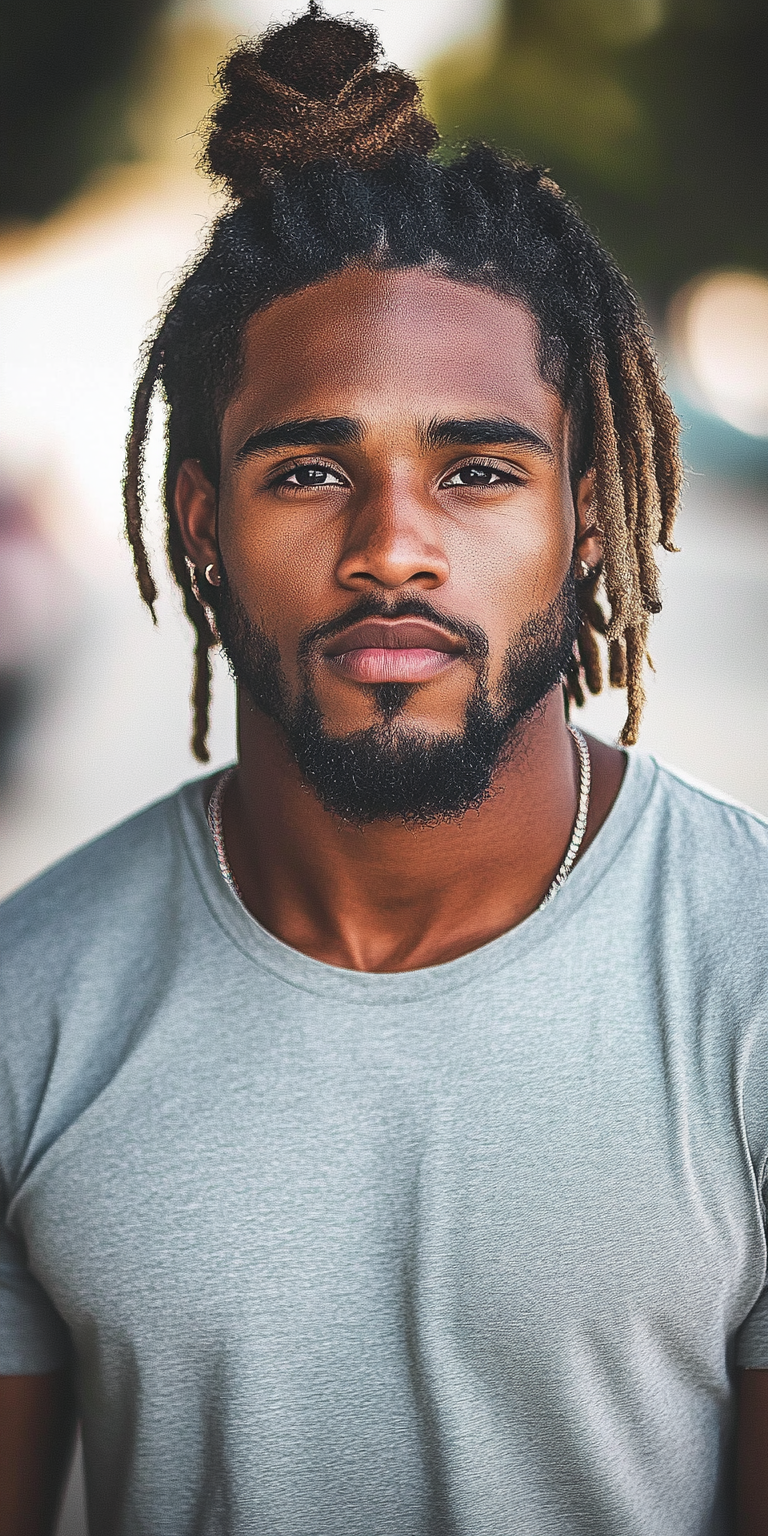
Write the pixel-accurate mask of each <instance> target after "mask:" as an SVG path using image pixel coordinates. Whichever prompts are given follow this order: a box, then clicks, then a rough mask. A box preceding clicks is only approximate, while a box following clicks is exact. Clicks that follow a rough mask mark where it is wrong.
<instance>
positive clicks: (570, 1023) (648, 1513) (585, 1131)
mask: <svg viewBox="0 0 768 1536" xmlns="http://www.w3.org/2000/svg"><path fill="white" fill-rule="evenodd" d="M767 874H768V830H767V829H766V824H765V823H764V822H763V821H762V820H761V819H760V818H759V817H756V816H753V815H751V814H750V813H749V812H747V811H744V810H743V809H740V808H738V807H735V806H733V805H731V804H730V803H728V802H726V801H723V800H721V799H720V798H718V797H717V796H716V795H714V794H711V793H709V792H708V791H705V790H702V789H700V788H697V787H695V786H692V785H690V784H689V783H687V782H686V781H684V780H683V779H681V778H680V777H679V776H677V775H675V774H673V773H672V772H670V771H669V770H668V769H665V768H661V767H660V766H659V765H657V764H656V763H655V762H654V761H653V760H652V759H651V758H648V757H646V756H643V755H641V754H630V761H629V766H628V769H627V774H626V777H625V781H624V784H623V786H622V788H621V791H620V794H619V797H618V800H617V802H616V805H615V807H614V809H613V810H612V812H611V814H610V816H609V817H608V819H607V821H606V823H605V825H604V826H603V828H602V830H601V831H600V833H599V834H598V836H597V838H596V839H595V841H594V842H593V844H592V846H591V847H590V848H589V849H588V850H587V852H586V854H585V855H584V857H583V859H582V860H581V861H580V862H579V863H578V864H577V866H576V868H575V870H574V872H573V874H572V875H571V877H570V879H569V880H568V882H567V883H566V885H565V886H564V888H563V889H562V891H561V892H560V893H559V894H558V896H557V897H556V899H555V900H554V901H553V902H552V903H551V904H550V905H549V906H548V907H546V908H545V909H544V910H543V911H539V912H535V913H534V914H533V915H532V916H531V917H529V918H528V919H526V921H525V922H523V923H521V924H520V925H519V927H517V928H514V929H513V930H512V931H511V932H509V933H507V934H504V935H503V936H502V937H501V938H498V939H495V940H494V941H493V942H492V943H490V944H487V945H485V946H484V947H483V948H481V949H478V950H476V951H475V952H474V953H472V954H469V955H466V956H464V957H462V958H461V959H458V960H453V961H451V962H450V963H449V964H446V965H441V966H436V967H432V968H430V969H426V970H421V971H413V972H406V973H401V974H396V975H371V974H364V973H357V972H352V971H344V970H339V969H335V968H333V967H331V966H327V965H324V964H322V963H320V962H319V961H315V960H312V959H309V958H308V957H307V956H305V955H302V954H299V953H297V952H295V951H294V950H292V949H290V948H289V947H288V946H287V945H285V944H282V943H281V942H280V941H279V940H278V939H276V938H274V937H273V936H272V935H270V934H269V933H267V932H265V931H264V930H263V929H262V928H261V927H259V925H258V924H257V923H255V922H254V921H253V919H252V918H251V917H250V916H249V915H248V913H247V912H246V911H245V909H244V908H243V907H241V906H240V904H239V903H238V901H237V900H236V898H235V897H234V896H233V895H232V894H231V892H230V891H229V890H228V888H227V886H226V885H225V883H224V881H223V879H222V877H221V875H220V873H219V870H218V867H217V864H216V859H215V854H214V850H213V847H212V843H211V839H210V836H209V832H208V827H207V825H206V820H205V808H204V802H203V790H202V787H201V785H200V784H199V783H195V784H191V785H188V786H187V787H186V788H184V789H182V790H181V791H180V792H179V793H178V794H176V795H173V796H171V797H170V798H169V799H168V800H165V801H163V802H161V803H160V804H159V805H155V806H153V807H152V808H151V809H150V810H148V811H145V812H144V813H143V814H141V815H140V816H137V817H135V818H134V819H133V820H131V821H129V822H127V823H126V824H125V825H123V826H121V827H118V828H117V830H116V831H114V832H110V833H109V834H108V835H107V836H106V837H103V838H100V839H99V840H98V841H97V842H95V843H93V844H92V845H91V846H90V847H88V848H85V849H83V850H82V851H81V852H79V853H76V854H75V855H74V856H73V857H71V858H69V859H67V860H65V861H64V863H62V864H60V865H58V866H57V867H56V868H55V869H53V870H51V871H50V872H49V873H47V874H45V875H43V876H42V877H41V878H40V879H39V880H37V881H35V882H34V884H32V885H31V886H30V887H28V888H27V889H26V890H24V891H22V892H21V893H20V894H19V895H17V896H15V897H14V898H13V899H12V900H11V901H10V902H8V903H7V904H6V905H5V906H4V908H3V909H2V912H1V913H0V986H1V988H2V998H1V1001H0V1006H1V1007H2V1026H1V1029H2V1033H1V1036H0V1115H1V1118H0V1179H1V1180H2V1187H3V1189H4V1198H3V1205H4V1208H5V1212H6V1216H5V1225H3V1226H2V1228H1V1229H0V1230H1V1231H2V1234H3V1247H2V1259H1V1260H0V1370H1V1371H4V1372H6V1373H15V1372H38V1371H46V1370H50V1369H52V1368H54V1367H56V1366H58V1365H59V1364H60V1363H61V1362H62V1361H65V1360H66V1359H67V1358H68V1356H69V1353H70V1350H72V1351H73V1352H74V1358H75V1361H76V1372H77V1383H78V1392H79V1398H80V1407H81V1414H82V1424H83V1440H84V1449H85V1464H86V1477H87V1484H88V1498H89V1509H90V1521H91V1530H92V1533H93V1536H115V1533H125V1536H128V1533H130V1536H191V1533H195V1536H214V1533H216V1536H230V1533H231V1536H250V1533H253V1536H256V1533H259V1536H265V1533H267V1536H320V1533H327V1536H502V1533H504V1536H506V1533H508V1532H514V1533H515V1536H554V1533H560V1536H670V1533H672V1532H674V1536H705V1533H707V1536H715V1533H717V1536H721V1533H723V1532H726V1531H728V1530H729V1529H730V1521H729V1515H728V1498H729V1494H728V1487H729V1477H730V1473H731V1449H732V1431H733V1410H732V1394H731V1386H732V1379H733V1370H734V1365H735V1361H736V1358H737V1349H738V1351H739V1358H740V1359H741V1361H742V1363H745V1364H748V1365H753V1366H763V1367H768V1297H766V1295H764V1294H763V1292H764V1286H765V1282H766V1244H765V1233H764V1218H765V1210H764V1207H763V1203H762V1200H763V1190H762V1185H763V1177H764V1172H765V1166H766V1154H767V1152H768V966H766V953H765V936H766V887H767V884H768V882H767V880H766V876H767ZM745 1319H748V1322H747V1323H746V1326H745V1327H743V1328H742V1324H743V1323H744V1320H745ZM740 1330H741V1332H740V1336H739V1338H738V1339H737V1336H738V1335H739V1331H740Z"/></svg>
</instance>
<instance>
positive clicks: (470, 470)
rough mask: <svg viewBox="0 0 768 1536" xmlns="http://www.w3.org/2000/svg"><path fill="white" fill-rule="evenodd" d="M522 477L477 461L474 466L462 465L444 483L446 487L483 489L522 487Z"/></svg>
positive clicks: (496, 466) (495, 465) (494, 465)
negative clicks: (487, 487)
mask: <svg viewBox="0 0 768 1536" xmlns="http://www.w3.org/2000/svg"><path fill="white" fill-rule="evenodd" d="M521 484H522V477H521V476H519V475H515V474H513V473H512V471H511V470H508V469H501V468H500V467H499V466H498V465H497V464H482V463H480V462H478V461H475V462H474V463H472V464H460V465H459V467H458V469H454V470H453V471H452V473H451V474H450V475H449V476H448V478H447V480H444V481H443V485H444V486H450V487H454V486H479V487H480V488H481V489H482V488H484V487H485V486H488V485H521Z"/></svg>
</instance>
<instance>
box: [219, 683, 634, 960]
mask: <svg viewBox="0 0 768 1536" xmlns="http://www.w3.org/2000/svg"><path fill="white" fill-rule="evenodd" d="M239 725H240V764H239V768H238V772H237V775H236V776H235V778H234V780H233V781H232V784H231V785H230V786H229V790H228V794H227V797H226V803H225V806H224V831H225V839H226V846H227V854H228V858H229V861H230V864H231V866H232V871H233V874H234V876H235V879H236V881H237V884H238V886H239V888H240V890H241V892H242V894H243V898H244V900H245V902H246V905H247V906H248V908H249V910H250V911H251V912H252V913H253V915H254V916H255V917H256V918H257V919H258V921H259V922H260V923H262V924H263V926H264V927H266V928H268V929H269V930H270V931H271V932H272V933H274V934H276V935H277V936H278V937H279V938H280V939H282V940H283V941H284V942H285V943H287V944H290V945H291V946H292V947H293V948H295V949H298V950H300V951H302V952H303V953H305V954H308V955H312V956H313V957H314V958H316V959H319V960H323V961H325V962H326V963H328V964H331V965H337V966H345V967H348V968H351V969H353V970H363V971H400V970H412V969H417V968H419V967H422V966H426V965H435V964H439V963H441V962H443V961H446V960H450V959H453V958H455V957H456V956H457V955H460V954H464V953H466V952H468V951H469V950H471V949H475V948H477V947H478V946H479V945H481V944H483V943H486V942H488V940H490V939H491V938H494V937H496V936H497V935H498V934H500V933H503V932H505V931H506V930H507V929H508V928H511V927H513V926H514V925H515V924H516V923H519V922H521V921H522V919H523V918H524V917H527V916H528V914H529V913H530V912H532V911H533V910H534V909H535V908H536V907H537V906H538V904H539V902H540V901H541V900H542V898H543V896H544V895H545V893H546V891H547V890H548V888H549V885H550V883H551V881H552V879H553V877H554V875H555V874H556V872H557V870H558V868H559V865H560V862H561V860H562V858H563V855H564V853H565V850H566V848H567V846H568V843H569V840H570V837H571V832H572V829H573V823H574V819H575V816H576V808H577V803H578V787H579V769H578V758H577V754H576V752H575V749H574V743H573V740H572V738H571V736H570V734H569V732H568V730H567V727H566V723H565V719H564V717H563V709H562V701H561V697H560V692H559V689H558V690H555V691H554V692H553V693H552V694H551V695H550V697H549V699H548V700H547V701H546V703H545V705H544V708H543V709H542V710H541V711H539V712H537V713H536V715H535V716H534V717H532V719H531V720H530V721H529V722H528V723H527V726H526V729H525V732H524V734H523V735H521V737H520V739H519V741H518V743H517V745H516V749H515V751H514V752H513V754H512V755H511V757H510V759H509V761H508V762H507V763H506V765H505V766H504V767H503V768H502V769H501V770H500V771H499V773H498V775H497V778H496V779H495V781H494V788H493V793H492V794H491V796H490V797H489V799H488V800H487V801H486V802H485V804H483V805H482V806H481V807H480V808H479V810H476V811H469V812H467V814H466V815H464V816H463V817H461V818H460V819H458V820H457V821H455V822H446V823H441V824H438V825H436V826H430V827H423V828H418V827H417V828H414V827H410V826H404V825H403V824H402V823H399V822H377V823H373V824H372V825H370V826H367V827H364V828H357V827H352V826H349V825H347V824H345V823H343V822H340V821H339V820H338V819H337V818H335V817H334V816H332V815H330V814H329V813H328V812H327V811H325V810H324V809H323V807H322V806H321V804H320V802H319V800H318V799H317V798H316V796H315V795H314V794H313V793H312V792H311V791H309V790H307V788H306V787H305V785H304V784H303V782H302V780H301V778H300V775H299V773H298V770H297V769H296V767H295V765H294V763H293V761H292V759H291V758H290V756H289V754H288V752H287V749H286V747H285V744H284V741H283V738H282V735H281V733H280V731H279V730H278V729H277V727H275V726H274V725H273V724H272V722H271V721H269V720H268V719H267V718H266V717H265V716H264V715H263V714H261V713H260V712H259V711H254V710H251V709H250V708H248V707H247V706H244V705H243V703H242V702H241V705H240V710H239ZM593 748H594V744H593ZM604 753H609V754H610V755H611V756H612V757H617V758H619V757H621V754H618V753H615V754H614V753H612V751H611V749H610V748H603V754H604ZM603 754H600V753H598V758H600V759H601V760H602V755H603ZM598 766H599V764H596V763H595V758H594V750H593V769H594V768H595V767H598ZM622 767H623V758H622ZM597 777H598V785H597V801H598V802H599V801H600V800H601V798H602V799H603V800H604V799H605V795H604V793H603V794H601V785H600V782H599V781H600V779H601V778H603V777H604V775H601V774H600V773H598V775H597ZM614 777H615V774H614ZM619 780H620V771H619V778H618V779H617V782H616V784H615V788H614V791H613V795H611V799H612V798H613V796H614V795H615V792H616V789H618V782H619ZM609 804H610V800H609V802H608V805H606V806H605V808H604V810H603V812H602V814H603V815H604V814H605V813H606V811H607V809H608V808H609ZM599 809H600V807H599V805H598V812H599ZM600 819H602V816H601V817H600ZM590 823H591V825H590V824H589V823H588V828H587V838H586V839H585V843H586V842H587V841H588V840H589V837H590V836H593V835H594V831H595V830H596V824H595V823H596V817H595V816H592V817H590ZM598 824H599V823H598Z"/></svg>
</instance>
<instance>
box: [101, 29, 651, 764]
mask: <svg viewBox="0 0 768 1536" xmlns="http://www.w3.org/2000/svg"><path fill="white" fill-rule="evenodd" d="M379 56H380V45H379V43H378V40H377V37H376V34H375V33H374V31H373V30H372V29H371V28H370V27H368V26H366V25H364V24H362V23H352V22H349V21H339V20H336V19H334V18H331V17H329V16H327V15H325V14H324V13H323V12H321V11H320V10H319V8H318V6H317V5H316V4H315V3H314V0H313V3H312V4H310V7H309V10H308V11H307V12H306V13H305V14H304V15H303V16H301V17H299V18H298V20H296V21H294V22H292V23H291V24H289V25H287V26H284V27H275V28H272V29H271V30H270V31H268V32H267V33H266V34H265V35H264V37H263V38H262V39H261V40H260V42H258V43H248V44H245V45H241V46H239V47H238V48H237V49H236V50H235V51H234V52H233V53H232V54H231V55H230V57H229V58H228V59H227V60H226V61H225V62H224V64H223V65H222V67H221V69H220V71H219V83H220V86H221V88H222V95H221V99H220V101H219V103H218V105H217V106H216V108H215V109H214V111H213V113H212V117H211V123H210V132H209V137H208V144H207V149H206V153H205V160H204V163H205V165H206V167H207V169H208V170H209V172H210V173H212V174H213V176H214V177H216V178H217V179H219V180H220V181H222V182H224V184H225V185H226V186H227V188H228V190H229V192H230V195H231V202H230V205H229V207H228V208H227V210H226V211H225V212H224V213H223V214H222V215H221V216H220V217H219V219H218V220H217V221H216V223H215V224H214V226H213V229H212V232H211V235H210V238H209V241H208V244H207V247H206V249H205V251H204V253H203V255H202V256H201V258H200V259H199V260H198V261H197V263H196V264H195V265H194V266H193V267H192V268H191V270H190V271H188V273H187V274H186V275H185V276H184V277H183V279H182V281H181V283H180V284H179V286H178V288H177V289H176V292H175V294H174V296H173V297H172V299H171V302H170V303H169V305H168V308H167V309H166V312H165V314H164V317H163V319H162V322H161V324H160V327H159V329H158V331H157V333H156V335H155V337H154V339H153V340H152V342H151V343H150V345H149V347H148V350H147V354H146V358H145V368H144V372H143V375H142V378H141V380H140V382H139V385H138V388H137V391H136V396H135V401H134V410H133V421H132V428H131V433H130V437H129V440H128V452H127V465H126V476H125V508H126V527H127V534H128V538H129V541H130V544H131V547H132V550H133V556H134V562H135V567H136V576H137V580H138V584H139V590H140V592H141V595H142V597H143V599H144V601H145V602H146V603H147V605H148V607H149V608H150V610H151V611H152V614H153V617H154V604H155V599H156V596H157V590H156V587H155V583H154V580H153V577H152V573H151V570H150V566H149V560H148V557H147V551H146V547H145V543H144V536H143V505H144V491H143V479H142V469H143V457H144V445H145V441H146V434H147V425H148V419H149V413H150V407H151V402H152V397H153V394H154V391H155V388H156V386H157V385H158V384H160V385H161V386H162V389H163V392H164V395H165V399H166V403H167V408H168V414H167V429H166V430H167V447H168V452H167V462H166V471H165V510H166V539H167V551H168V558H169V562H170V566H171V570H172V572H173V575H174V577H175V580H176V582H177V583H178V586H179V587H180V588H181V591H182V594H183V600H184V606H185V610H186V613H187V616H188V618H189V620H190V622H191V624H192V627H193V629H194V632H195V636H196V643H195V669H194V683H193V690H192V703H193V713H194V730H193V737H192V746H193V751H194V752H195V755H196V756H197V757H198V758H199V759H200V760H201V761H203V762H204V761H206V760H207V758H208V751H207V747H206V737H207V733H208V712H209V702H210V650H211V647H212V645H213V644H214V643H215V638H216V632H215V623H214V621H213V619H214V613H213V611H214V610H215V602H216V593H215V589H214V588H213V587H209V586H208V584H207V583H206V582H205V581H204V579H203V578H198V579H196V577H195V573H194V571H192V570H191V568H190V567H189V564H188V562H187V561H186V559H185V552H184V546H183V543H182V539H181V534H180V531H179V526H178V523H177V520H176V516H175V512H174V507H173V496H174V488H175V484H176V478H177V475H178V472H179V468H180V466H181V464H182V463H183V461H184V460H185V459H187V458H194V459H197V460H199V461H200V463H201V464H202V467H203V469H204V470H205V473H206V474H207V476H208V478H209V479H210V481H211V483H212V484H213V485H214V486H215V487H218V482H219V425H220V422H221V418H222V414H223V411H224V408H225V406H226V403H227V400H228V399H229V397H230V396H231V394H232V392H233V390H234V388H235V386H236V384H237V381H238V375H239V369H240V366H241V342H242V335H243V331H244V328H245V325H246V322H247V321H248V319H249V318H250V316H251V315H252V314H253V313H254V312H255V311H257V310H259V309H262V308H264V307H265V306H266V305H267V304H269V303H270V302H271V301H272V300H274V299H275V298H277V297H279V296H281V295H285V294H289V293H292V292H295V291H297V290H299V289H301V288H304V287H307V286H308V285H310V284H313V283H318V282H321V281H322V280H323V279H324V278H326V277H329V276H330V275H332V274H333V273H336V272H338V271H340V270H341V269H343V268H344V267H347V266H349V265H351V264H367V265H369V266H375V267H376V268H380V269H384V268H387V267H389V268H404V267H417V266H424V267H430V268H431V269H433V270H438V271H440V272H441V273H442V274H443V275H445V276H448V277H451V278H454V279H455V280H457V281H459V282H463V283H477V284H481V285H482V286H484V287H490V288H492V289H493V290H494V291H496V292H498V293H500V294H503V295H507V296H509V297H514V298H517V299H519V300H521V301H522V302H524V303H525V304H526V305H527V306H528V308H529V309H530V311H531V312H532V314H533V315H534V317H535V319H536V321H537V325H538V333H539V363H540V367H541V371H542V375H543V377H544V378H545V379H546V380H547V382H549V383H550V384H552V386H553V387H554V388H555V389H556V390H557V391H558V393H559V395H560V397H561V398H562V400H563V403H564V405H565V406H566V408H567V409H568V411H569V413H570V420H571V429H572V445H571V465H570V468H571V474H572V478H573V479H574V481H575V479H576V478H578V477H580V476H581V475H583V474H584V473H586V471H587V470H588V469H590V468H592V469H594V473H595V500H596V509H597V518H598V522H599V526H600V528H601V530H602V534H603V542H604V558H603V562H602V565H601V568H600V569H599V570H597V571H596V572H594V573H593V575H592V576H590V577H588V578H587V579H586V580H585V581H581V582H579V583H578V585H577V594H578V603H579V610H580V614H581V625H580V630H579V635H578V640H577V644H576V647H575V650H574V655H573V658H572V661H571V664H570V667H569V669H568V672H567V676H566V679H565V684H564V686H565V690H566V700H567V702H570V701H572V702H573V703H574V704H576V705H581V704H583V702H584V690H585V688H586V689H587V690H588V691H589V692H590V693H599V692H600V690H601V688H602V685H603V663H602V659H601V652H600V647H599V645H598V639H597V637H598V636H602V637H604V640H605V642H606V644H607V651H608V676H609V680H610V683H611V684H612V685H613V686H614V687H620V688H626V691H627V717H626V721H625V723H624V727H623V730H622V732H621V740H622V742H624V743H626V744H630V743H633V742H635V741H636V740H637V733H638V728H639V724H640V717H641V713H642V709H643V703H644V691H643V668H644V661H645V658H646V654H647V638H648V626H649V621H650V617H651V615H652V614H654V613H657V612H658V611H659V609H660V607H661V602H660V597H659V573H658V569H657V565H656V560H655V555H654V550H655V548H656V547H657V546H659V545H661V546H662V547H663V548H665V549H668V550H671V549H674V544H673V543H672V532H673V526H674V519H675V513H676V509H677V503H678V498H679V493H680V481H681V472H680V461H679V457H678V423H677V419H676V417H675V414H674V411H673V409H672V406H671V404H670V401H669V399H668V397H667V395H666V393H665V391H664V388H663V384H662V381H661V378H660V374H659V368H658V364H657V361H656V357H655V354H654V351H653V347H652V344H651V340H650V336H649V332H648V328H647V325H646V322H645V320H644V318H643V315H642V312H641V310H640V307H639V304H638V301H637V299H636V297H635V295H634V293H633V292H632V290H631V288H630V286H629V284H628V283H627V281H626V279H625V278H624V277H623V276H622V274H621V273H620V272H619V270H618V268H617V267H616V265H615V264H614V262H613V260H612V259H611V257H610V256H609V255H608V254H607V252H606V251H605V250H603V248H602V247H601V245H600V244H599V242H598V241H597V239H596V238H595V237H594V235H593V234H592V233H591V232H590V230H589V229H588V228H587V227H586V225H585V224H584V222H583V220H582V219H581V217H580V215H579V213H578V212H577V210H576V209H575V208H574V206H573V205H572V204H571V203H570V202H569V201H568V199H567V198H565V197H564V196H563V194H562V193H561V191H560V189H559V188H558V187H557V186H556V185H555V183H554V182H553V181H552V180H551V179H550V178H549V177H548V176H547V175H546V174H545V173H544V172H542V171H541V170H539V169H536V168H534V167H531V166H528V165H525V164H523V163H521V162H520V161H517V160H514V159H510V158H508V157H506V156H504V155H503V154H501V153H500V152H498V151H497V150H495V149H492V148H489V147H487V146H485V145H479V146H474V147H470V148H469V149H468V150H466V151H465V152H464V153H462V154H459V155H458V156H456V157H455V158H454V159H453V160H451V161H449V162H448V163H444V162H441V161H440V160H437V159H434V158H430V151H431V150H433V149H434V147H435V146H436V144H437V142H438V134H437V130H436V128H435V127H434V125H433V124H432V123H431V122H430V120H429V119H428V118H427V117H426V116H425V114H424V111H423V109H422V107H421V100H420V95H419V89H418V86H417V84H416V82H415V80H413V79H412V78H411V77H410V76H409V75H407V74H405V73H403V71H401V70H399V69H396V68H394V67H380V66H379V65H378V63H377V61H378V59H379ZM200 584H202V587H203V590H202V591H201V586H200Z"/></svg>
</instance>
